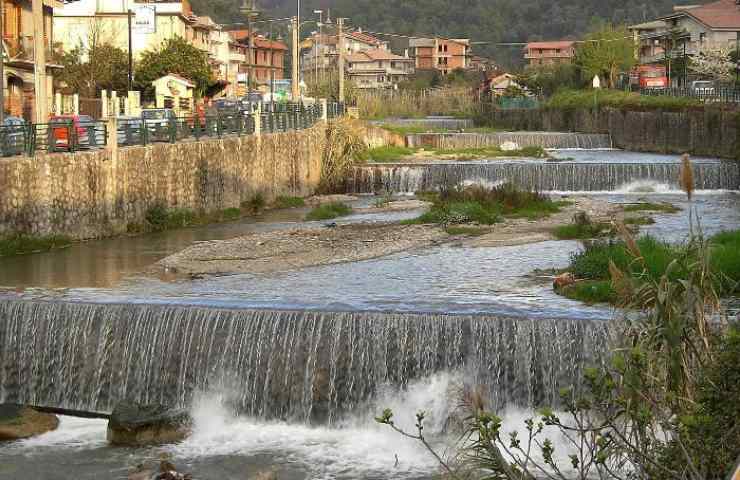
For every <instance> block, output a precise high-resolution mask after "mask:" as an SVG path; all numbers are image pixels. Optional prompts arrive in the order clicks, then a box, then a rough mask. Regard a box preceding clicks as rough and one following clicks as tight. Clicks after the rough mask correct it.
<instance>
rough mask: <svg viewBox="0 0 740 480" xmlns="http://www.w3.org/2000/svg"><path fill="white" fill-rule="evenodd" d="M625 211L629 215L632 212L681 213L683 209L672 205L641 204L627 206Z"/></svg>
mask: <svg viewBox="0 0 740 480" xmlns="http://www.w3.org/2000/svg"><path fill="white" fill-rule="evenodd" d="M624 211H625V212H629V213H632V212H661V213H678V212H680V211H681V209H680V208H678V207H677V206H675V205H672V204H670V203H651V202H641V203H634V204H631V205H625V207H624Z"/></svg>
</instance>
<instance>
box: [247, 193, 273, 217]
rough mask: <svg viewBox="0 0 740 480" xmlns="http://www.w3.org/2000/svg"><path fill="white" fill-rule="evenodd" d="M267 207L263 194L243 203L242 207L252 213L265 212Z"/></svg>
mask: <svg viewBox="0 0 740 480" xmlns="http://www.w3.org/2000/svg"><path fill="white" fill-rule="evenodd" d="M266 206H267V200H265V196H264V194H262V193H261V192H257V193H255V194H254V195H253V196H252V197H251V198H250V199H249V200H246V201H244V202H242V204H241V207H242V208H243V209H245V210H248V211H250V212H252V213H259V212H260V211H262V210H264V209H265V207H266Z"/></svg>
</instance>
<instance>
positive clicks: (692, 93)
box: [640, 87, 740, 103]
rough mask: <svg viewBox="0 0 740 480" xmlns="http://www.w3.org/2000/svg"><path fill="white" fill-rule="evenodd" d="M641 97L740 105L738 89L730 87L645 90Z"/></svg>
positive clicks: (642, 91)
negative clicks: (664, 97) (673, 98)
mask: <svg viewBox="0 0 740 480" xmlns="http://www.w3.org/2000/svg"><path fill="white" fill-rule="evenodd" d="M640 93H641V94H642V95H650V96H668V97H688V98H696V99H699V100H701V101H702V102H704V103H740V89H739V88H731V87H718V88H715V87H712V88H695V89H692V88H689V87H681V88H646V89H641V90H640Z"/></svg>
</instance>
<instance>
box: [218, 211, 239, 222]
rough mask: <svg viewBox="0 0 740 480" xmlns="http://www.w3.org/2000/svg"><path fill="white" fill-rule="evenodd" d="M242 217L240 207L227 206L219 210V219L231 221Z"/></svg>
mask: <svg viewBox="0 0 740 480" xmlns="http://www.w3.org/2000/svg"><path fill="white" fill-rule="evenodd" d="M241 217H242V210H241V208H227V209H225V210H223V211H222V212H221V221H223V222H233V221H234V220H239V219H240V218H241Z"/></svg>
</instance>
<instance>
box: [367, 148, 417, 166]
mask: <svg viewBox="0 0 740 480" xmlns="http://www.w3.org/2000/svg"><path fill="white" fill-rule="evenodd" d="M415 151H416V150H414V149H412V148H406V147H395V146H387V147H377V148H371V149H370V150H368V151H367V152H365V153H364V154H363V155H364V159H365V160H367V161H370V162H375V163H393V162H400V161H402V160H403V159H404V157H408V156H409V155H413V154H414V152H415Z"/></svg>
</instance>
